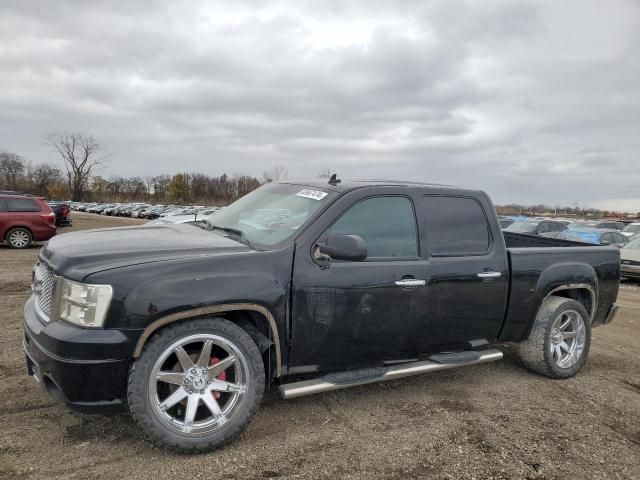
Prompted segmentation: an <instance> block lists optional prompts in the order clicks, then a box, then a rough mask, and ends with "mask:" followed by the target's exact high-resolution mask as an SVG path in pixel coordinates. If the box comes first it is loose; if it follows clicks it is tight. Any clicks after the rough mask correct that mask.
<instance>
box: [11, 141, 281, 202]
mask: <svg viewBox="0 0 640 480" xmlns="http://www.w3.org/2000/svg"><path fill="white" fill-rule="evenodd" d="M44 141H45V143H46V144H47V145H49V146H50V147H51V148H52V150H53V151H54V152H57V153H58V155H59V157H60V160H61V162H59V165H61V167H62V168H59V166H58V165H57V164H54V163H34V162H31V161H28V160H26V159H24V158H23V157H22V156H21V155H19V154H17V153H14V152H8V151H0V190H8V191H16V192H23V193H31V194H33V195H38V196H42V197H46V198H50V199H59V200H62V199H64V200H67V199H72V200H74V201H98V202H107V201H110V202H153V203H170V202H171V203H182V204H189V203H191V204H206V205H227V204H229V203H231V202H233V201H234V200H236V199H238V198H240V197H242V196H244V195H246V194H247V193H249V192H250V191H252V190H254V189H256V188H258V187H259V186H260V185H262V184H263V183H268V182H271V181H275V180H280V179H283V178H286V177H287V170H286V169H285V168H284V167H282V166H279V165H276V166H275V167H273V168H272V169H270V170H265V171H264V172H263V173H262V177H261V179H258V178H257V177H253V176H250V175H231V176H230V175H227V174H226V173H225V174H222V175H220V176H211V175H207V174H204V173H190V172H181V173H176V174H174V175H167V174H162V175H154V176H145V177H140V176H133V177H121V176H118V175H112V176H109V177H108V178H105V177H103V176H101V175H99V174H97V172H98V171H99V169H100V168H101V167H103V166H105V165H106V163H107V161H108V159H109V155H108V154H105V152H104V149H103V148H102V146H101V145H100V144H99V143H98V142H97V141H96V139H95V138H94V137H93V136H91V135H84V134H82V133H69V132H56V133H51V134H49V135H47V136H46V137H45V139H44Z"/></svg>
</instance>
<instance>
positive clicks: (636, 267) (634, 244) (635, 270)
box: [620, 237, 640, 279]
mask: <svg viewBox="0 0 640 480" xmlns="http://www.w3.org/2000/svg"><path fill="white" fill-rule="evenodd" d="M620 267H621V268H620V274H621V275H622V276H623V277H625V278H634V279H640V237H639V238H636V239H634V240H631V241H630V242H629V243H628V244H627V245H625V246H624V248H623V249H622V250H620Z"/></svg>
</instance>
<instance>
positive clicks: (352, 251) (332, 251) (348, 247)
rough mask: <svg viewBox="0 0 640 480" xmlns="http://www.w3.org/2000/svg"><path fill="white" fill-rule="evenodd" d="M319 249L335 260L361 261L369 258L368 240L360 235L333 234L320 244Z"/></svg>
mask: <svg viewBox="0 0 640 480" xmlns="http://www.w3.org/2000/svg"><path fill="white" fill-rule="evenodd" d="M318 249H319V250H320V253H322V254H324V255H328V256H329V257H331V258H332V259H334V260H350V261H352V262H361V261H362V260H364V259H365V258H367V242H365V241H364V238H362V237H359V236H358V235H331V236H330V237H329V238H328V239H327V243H325V244H322V243H319V244H318Z"/></svg>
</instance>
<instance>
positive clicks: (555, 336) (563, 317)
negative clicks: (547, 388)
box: [549, 310, 587, 368]
mask: <svg viewBox="0 0 640 480" xmlns="http://www.w3.org/2000/svg"><path fill="white" fill-rule="evenodd" d="M586 341H587V329H586V327H585V324H584V319H583V318H582V315H581V314H580V313H578V312H576V311H575V310H565V311H564V312H562V313H561V314H560V315H558V317H557V318H556V319H555V321H554V322H553V326H552V327H551V342H549V344H550V345H549V347H550V349H551V356H552V358H553V361H554V362H555V364H556V365H557V366H558V367H560V368H571V367H573V366H574V365H575V364H576V363H577V362H578V361H579V360H580V358H581V357H582V352H583V351H584V346H585V344H586Z"/></svg>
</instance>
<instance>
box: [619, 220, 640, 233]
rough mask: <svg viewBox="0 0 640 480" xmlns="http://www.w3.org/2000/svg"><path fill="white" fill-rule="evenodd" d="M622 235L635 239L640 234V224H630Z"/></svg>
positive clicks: (623, 230)
mask: <svg viewBox="0 0 640 480" xmlns="http://www.w3.org/2000/svg"><path fill="white" fill-rule="evenodd" d="M620 233H622V234H623V235H626V236H627V237H634V236H636V235H638V234H640V222H633V223H630V224H628V225H627V226H626V227H624V228H623V229H622V232H620Z"/></svg>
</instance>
